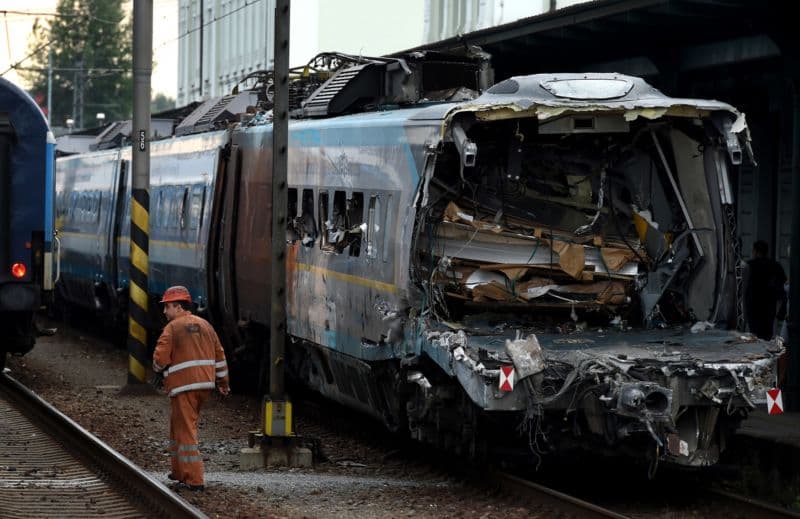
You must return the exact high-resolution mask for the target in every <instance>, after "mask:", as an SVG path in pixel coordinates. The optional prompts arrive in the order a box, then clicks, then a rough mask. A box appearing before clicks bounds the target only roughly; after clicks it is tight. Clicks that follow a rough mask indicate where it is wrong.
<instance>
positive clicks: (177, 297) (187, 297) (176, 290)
mask: <svg viewBox="0 0 800 519" xmlns="http://www.w3.org/2000/svg"><path fill="white" fill-rule="evenodd" d="M175 301H186V302H187V303H191V302H192V295H191V294H190V293H189V290H188V289H187V288H186V287H182V286H180V285H179V286H175V287H169V288H168V289H166V290H165V291H164V297H162V298H161V301H159V303H173V302H175Z"/></svg>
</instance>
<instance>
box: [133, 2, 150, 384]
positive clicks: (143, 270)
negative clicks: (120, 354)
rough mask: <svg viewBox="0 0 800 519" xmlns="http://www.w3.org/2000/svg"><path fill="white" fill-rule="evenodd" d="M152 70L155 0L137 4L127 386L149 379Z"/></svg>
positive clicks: (135, 11) (134, 33)
mask: <svg viewBox="0 0 800 519" xmlns="http://www.w3.org/2000/svg"><path fill="white" fill-rule="evenodd" d="M152 68H153V0H136V1H135V2H134V3H133V132H132V137H133V140H134V142H133V146H132V154H133V157H132V159H133V175H132V177H133V184H132V195H133V197H132V200H131V267H130V300H129V305H128V307H129V311H128V384H129V385H130V384H141V383H143V382H144V381H145V366H147V365H149V364H150V361H149V359H148V355H147V323H148V319H147V308H148V301H147V276H148V269H149V261H148V249H149V241H150V240H149V232H150V221H149V220H150V218H149V211H150V191H149V190H150V146H149V141H148V139H149V136H150V76H151V74H152Z"/></svg>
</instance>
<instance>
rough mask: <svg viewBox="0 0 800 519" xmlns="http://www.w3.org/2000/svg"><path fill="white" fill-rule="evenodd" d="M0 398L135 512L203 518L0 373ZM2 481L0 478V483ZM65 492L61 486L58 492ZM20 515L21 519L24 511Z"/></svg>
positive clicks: (106, 446) (128, 462)
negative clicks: (126, 500) (117, 492)
mask: <svg viewBox="0 0 800 519" xmlns="http://www.w3.org/2000/svg"><path fill="white" fill-rule="evenodd" d="M0 396H2V397H3V398H4V399H7V401H8V402H9V404H11V405H12V406H13V407H15V408H17V409H18V410H19V412H20V414H22V415H23V416H24V418H26V419H27V420H29V421H31V422H33V423H34V425H35V426H37V427H39V428H40V429H41V431H42V432H43V433H44V434H46V435H47V436H49V437H50V438H52V439H53V440H55V441H56V442H57V443H58V444H59V445H60V446H61V447H63V449H64V450H66V451H68V452H69V453H70V454H71V455H72V456H74V457H76V458H77V459H78V460H80V462H81V463H82V464H84V465H88V467H89V468H90V470H92V471H93V472H95V473H100V474H101V475H102V476H101V479H102V480H103V481H104V482H106V483H107V484H108V485H109V486H111V487H112V488H115V489H119V490H120V493H121V494H123V495H125V496H127V497H129V499H130V500H131V503H132V504H133V506H134V508H135V509H139V510H141V509H144V510H147V511H148V513H149V512H152V513H153V514H154V515H152V516H160V517H170V518H176V519H177V518H180V519H182V518H201V519H205V518H206V517H207V516H206V515H205V514H203V512H201V511H200V510H198V509H196V508H195V507H193V506H192V505H191V504H189V503H187V502H186V501H184V500H183V499H182V498H181V497H180V496H178V495H177V494H175V493H174V492H172V491H171V490H170V489H169V488H167V487H166V486H164V485H163V484H162V483H161V482H159V481H157V480H156V479H154V478H153V477H151V476H150V475H149V474H148V473H147V472H145V471H143V470H142V469H140V468H139V467H137V466H136V465H134V464H133V463H131V461H129V460H128V459H127V458H125V457H124V456H122V455H121V454H119V453H118V452H116V451H115V450H114V449H112V448H111V447H109V446H108V445H107V444H106V443H104V442H103V441H101V440H99V439H98V438H96V437H95V436H93V435H92V434H91V433H89V432H88V431H87V430H86V429H84V428H83V427H81V426H80V425H78V424H77V423H76V422H75V421H73V420H72V419H70V418H69V417H68V416H66V415H65V414H63V413H62V412H60V411H59V410H58V409H56V408H55V407H53V406H52V405H50V404H49V403H47V402H46V401H44V400H42V399H41V398H40V397H39V396H37V395H36V394H35V393H33V392H32V391H31V390H30V389H28V388H27V387H25V386H24V385H22V384H21V383H20V382H19V381H17V380H16V379H14V378H13V377H11V376H10V375H9V374H8V373H3V372H0ZM12 427H13V426H12ZM29 455H30V454H28V456H29ZM48 455H49V453H48ZM59 468H61V467H59ZM23 475H24V474H21V476H23ZM2 482H3V481H2V478H0V483H2ZM72 486H73V487H74V485H72ZM17 488H19V490H17ZM25 488H26V487H25V486H24V485H23V484H19V486H18V487H17V486H15V487H14V489H15V492H24V490H25ZM56 488H59V487H58V486H54V487H53V488H50V490H49V492H51V493H57V492H58V490H56ZM78 488H80V486H78ZM0 490H2V487H0ZM66 491H67V489H66V487H65V490H62V492H66ZM22 514H23V515H22V517H25V515H24V511H23V512H22ZM0 515H2V514H0ZM108 515H109V516H111V515H113V514H108Z"/></svg>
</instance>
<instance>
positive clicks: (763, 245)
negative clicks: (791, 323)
mask: <svg viewBox="0 0 800 519" xmlns="http://www.w3.org/2000/svg"><path fill="white" fill-rule="evenodd" d="M785 282H786V273H785V272H784V271H783V267H781V265H780V263H778V262H777V261H775V260H773V259H772V258H770V257H769V245H768V244H767V242H765V241H763V240H759V241H757V242H755V244H753V257H752V259H750V260H748V261H747V271H746V272H745V283H744V304H745V317H746V318H747V326H748V328H749V329H750V333H752V334H754V335H756V336H757V337H759V338H760V339H764V340H770V339H772V337H773V335H774V329H775V315H776V313H777V311H778V304H779V303H782V302H783V300H784V297H785V296H784V294H785V292H784V287H783V284H784V283H785Z"/></svg>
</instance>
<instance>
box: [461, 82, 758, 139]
mask: <svg viewBox="0 0 800 519" xmlns="http://www.w3.org/2000/svg"><path fill="white" fill-rule="evenodd" d="M465 111H466V112H475V113H476V114H478V115H477V116H478V118H479V119H502V118H514V117H529V116H531V114H532V113H535V115H536V117H537V118H538V119H539V120H545V119H552V118H555V117H559V116H561V115H562V114H565V113H574V112H581V111H587V112H589V111H591V112H599V111H613V112H623V113H624V115H625V118H626V119H627V120H633V119H636V118H637V117H644V118H646V119H657V118H660V117H663V116H665V115H676V116H684V117H698V116H703V115H708V114H712V113H723V114H728V116H729V117H727V119H729V121H733V122H731V123H730V124H731V126H732V128H731V129H732V131H734V132H735V133H739V132H742V131H745V130H746V128H747V126H746V123H745V120H744V115H743V114H741V113H740V112H738V111H737V110H736V109H735V108H734V107H733V106H731V105H729V104H727V103H723V102H720V101H716V100H708V99H690V98H676V97H669V96H667V95H664V94H663V93H662V92H661V91H659V90H658V89H656V88H655V87H653V86H652V85H650V84H648V83H647V82H646V81H644V80H643V79H641V78H638V77H634V76H626V75H624V74H615V73H583V74H576V73H563V74H533V75H529V76H515V77H512V78H510V79H506V80H505V81H501V82H500V83H497V84H496V85H494V86H492V87H491V88H489V89H488V90H486V92H484V93H483V94H482V95H481V96H479V97H477V98H476V99H474V100H471V101H468V102H466V103H462V104H460V105H459V106H457V107H456V108H455V109H453V110H451V111H450V113H449V114H448V117H450V116H452V115H454V114H455V113H458V112H465Z"/></svg>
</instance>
